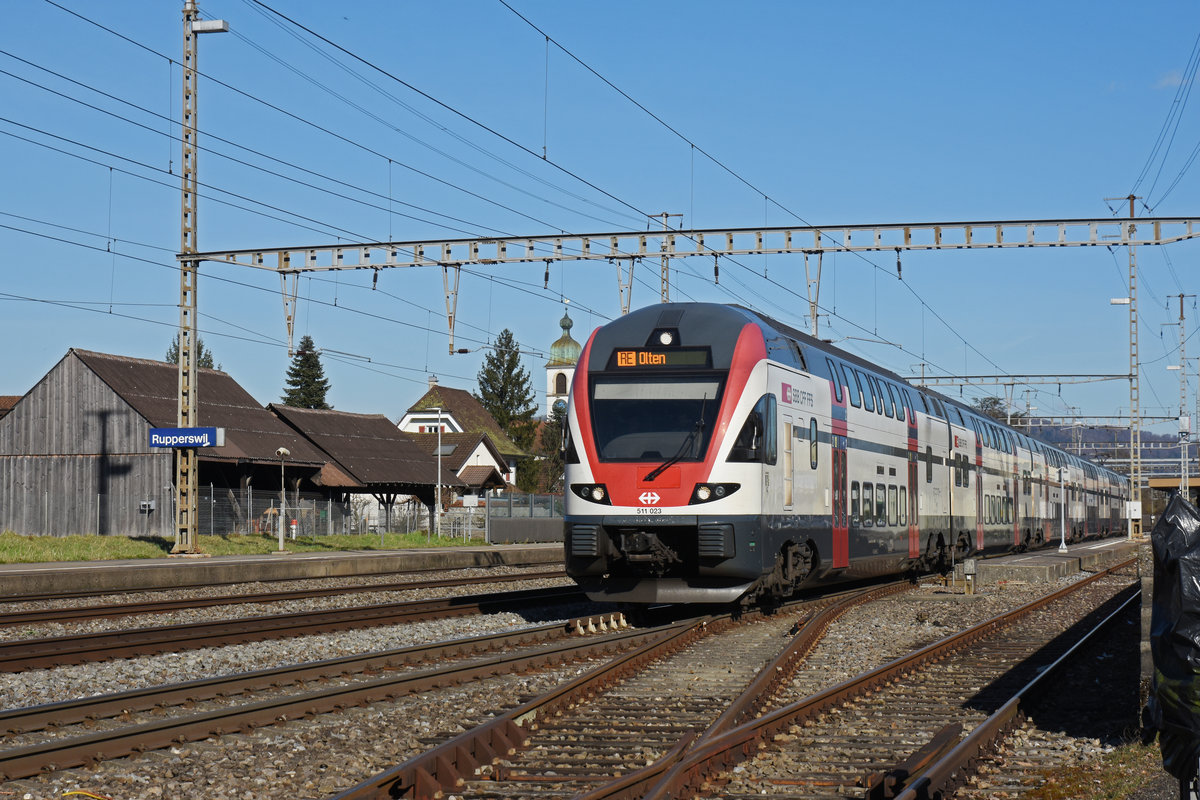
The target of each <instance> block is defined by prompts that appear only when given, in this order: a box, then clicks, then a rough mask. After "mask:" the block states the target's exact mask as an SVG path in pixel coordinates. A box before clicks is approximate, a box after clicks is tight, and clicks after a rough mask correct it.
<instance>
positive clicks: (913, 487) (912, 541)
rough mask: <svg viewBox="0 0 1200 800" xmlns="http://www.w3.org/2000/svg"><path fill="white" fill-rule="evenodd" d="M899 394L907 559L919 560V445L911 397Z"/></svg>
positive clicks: (904, 393) (906, 394) (902, 391)
mask: <svg viewBox="0 0 1200 800" xmlns="http://www.w3.org/2000/svg"><path fill="white" fill-rule="evenodd" d="M900 392H901V395H902V397H903V398H904V422H905V425H906V427H907V428H908V482H907V484H906V488H907V490H908V557H909V558H920V556H921V520H920V516H919V513H920V510H919V508H918V505H917V497H918V496H919V495H918V493H917V461H918V458H919V453H920V445H919V440H918V437H917V412H916V410H915V409H914V408H913V407H912V399H911V396H910V395H909V394H908V393H907V392H905V391H904V390H903V389H901V390H900Z"/></svg>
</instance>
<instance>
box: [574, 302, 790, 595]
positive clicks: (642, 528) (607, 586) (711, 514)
mask: <svg viewBox="0 0 1200 800" xmlns="http://www.w3.org/2000/svg"><path fill="white" fill-rule="evenodd" d="M639 313H642V312H635V315H636V314H639ZM635 315H630V317H633V319H630V317H627V318H625V319H624V320H623V322H625V323H626V325H625V326H621V327H618V326H616V325H614V326H610V328H614V329H616V330H617V332H618V333H620V334H624V335H625V338H624V339H618V341H617V342H616V344H615V346H614V345H613V344H612V343H606V344H607V345H608V346H605V347H599V346H598V345H597V340H596V337H595V336H593V339H592V341H590V342H589V343H588V346H587V348H585V351H584V355H583V357H582V358H581V360H580V364H581V368H579V369H577V370H576V373H575V381H574V384H573V386H572V402H571V406H570V409H569V413H568V423H569V431H570V436H571V437H572V443H571V448H573V449H574V451H575V453H574V456H573V457H572V456H571V455H570V453H569V456H568V459H567V461H568V463H567V465H566V484H567V487H566V489H567V498H566V517H565V520H564V539H565V546H566V559H567V573H568V574H569V575H571V576H572V577H573V578H574V579H575V580H576V582H577V583H579V584H580V586H581V587H583V588H584V590H585V591H587V592H588V594H589V596H591V597H592V598H593V599H605V600H615V601H624V602H634V603H653V602H714V603H719V602H729V601H732V600H736V599H737V598H739V597H740V596H742V595H743V594H744V593H745V592H746V590H747V589H748V588H749V587H750V586H751V585H752V584H753V583H754V582H755V581H756V580H757V579H758V578H759V576H760V575H761V573H762V569H763V568H762V556H761V548H760V537H759V535H758V534H759V532H760V531H761V529H762V526H763V519H762V513H761V512H762V507H761V504H762V493H763V491H764V486H766V485H768V483H769V478H767V477H766V471H767V470H768V469H771V468H773V466H774V464H775V463H776V462H777V461H778V458H779V449H778V448H779V440H778V423H777V419H778V416H777V415H778V412H777V401H776V398H775V396H774V395H773V394H771V393H770V392H767V391H766V390H765V371H766V362H765V359H764V356H765V345H764V343H763V337H762V334H761V332H760V331H759V329H758V328H757V327H756V326H754V325H751V324H747V322H746V319H745V317H744V316H742V315H740V314H738V315H736V316H735V315H734V314H732V313H729V312H726V313H723V314H718V315H716V316H715V318H707V319H705V318H701V314H695V315H694V317H696V318H697V319H692V320H689V319H688V318H687V317H686V315H685V316H684V322H685V323H686V322H689V321H690V322H692V323H693V325H694V327H691V328H686V327H684V326H683V325H681V326H680V328H679V329H672V330H671V333H672V336H671V337H670V338H671V339H672V340H673V341H678V342H680V349H679V350H676V351H668V350H666V349H665V348H664V347H655V346H651V345H652V343H653V341H650V342H648V341H647V338H646V334H647V332H646V331H636V330H635V332H634V333H633V334H626V333H625V328H626V327H628V328H633V327H634V325H635V323H637V321H638V319H637V318H636V317H635ZM735 324H736V327H733V325H735ZM722 326H725V332H726V334H727V335H729V337H730V340H731V341H733V342H736V346H734V347H732V348H725V350H724V351H722V350H721V349H720V345H719V343H720V342H721V341H722V339H721V336H720V335H718V334H720V332H721V331H720V330H719V329H720V328H721V327H722ZM712 328H718V330H716V331H714V330H712ZM730 328H732V330H730ZM706 329H707V330H706ZM653 330H654V332H655V333H657V332H658V331H659V330H661V328H660V327H655V328H654V329H653ZM698 342H705V343H712V344H711V346H710V345H708V344H705V345H704V346H705V347H708V348H710V349H708V350H705V351H704V352H705V353H706V355H705V356H704V357H700V356H693V357H691V358H692V360H691V362H689V361H688V359H686V358H684V357H682V356H678V357H676V356H673V355H672V352H691V351H686V350H684V349H683V348H686V346H687V345H689V344H693V343H698ZM698 351H699V350H697V352H698ZM623 354H632V355H623ZM675 363H678V364H679V365H680V366H678V367H675V366H673V364H675ZM585 365H590V366H588V367H587V368H582V367H584V366H585Z"/></svg>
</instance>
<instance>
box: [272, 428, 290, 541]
mask: <svg viewBox="0 0 1200 800" xmlns="http://www.w3.org/2000/svg"><path fill="white" fill-rule="evenodd" d="M291 454H292V452H291V451H290V450H288V449H287V448H286V447H281V448H279V449H278V450H276V451H275V455H277V456H279V552H281V553H282V552H283V526H284V521H283V518H284V514H285V509H286V508H287V480H286V477H285V474H284V466H283V462H284V459H286V458H287V457H288V456H290V455H291Z"/></svg>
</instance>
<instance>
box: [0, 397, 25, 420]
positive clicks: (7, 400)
mask: <svg viewBox="0 0 1200 800" xmlns="http://www.w3.org/2000/svg"><path fill="white" fill-rule="evenodd" d="M20 399H21V395H19V394H0V417H3V416H4V415H5V414H7V413H8V412H10V411H12V408H13V406H15V405H16V404H17V401H18V400H20Z"/></svg>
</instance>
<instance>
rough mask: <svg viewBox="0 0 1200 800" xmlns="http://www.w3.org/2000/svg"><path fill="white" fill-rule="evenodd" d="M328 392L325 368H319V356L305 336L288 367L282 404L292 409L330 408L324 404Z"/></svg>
mask: <svg viewBox="0 0 1200 800" xmlns="http://www.w3.org/2000/svg"><path fill="white" fill-rule="evenodd" d="M328 392H329V381H327V380H326V379H325V368H324V367H322V366H321V354H320V353H318V352H317V348H316V345H314V344H313V340H312V337H311V336H305V337H303V338H302V339H301V340H300V347H299V349H297V350H296V354H295V355H294V356H292V365H291V366H290V367H288V372H287V390H286V391H285V392H284V394H283V404H284V405H285V406H292V407H293V408H324V409H328V408H332V406H331V405H329V404H328V403H326V402H325V395H326V393H328Z"/></svg>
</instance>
